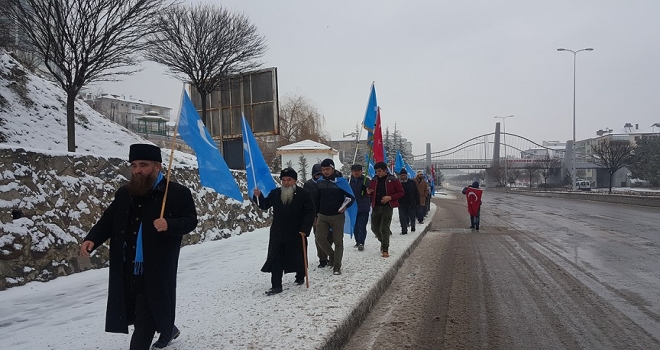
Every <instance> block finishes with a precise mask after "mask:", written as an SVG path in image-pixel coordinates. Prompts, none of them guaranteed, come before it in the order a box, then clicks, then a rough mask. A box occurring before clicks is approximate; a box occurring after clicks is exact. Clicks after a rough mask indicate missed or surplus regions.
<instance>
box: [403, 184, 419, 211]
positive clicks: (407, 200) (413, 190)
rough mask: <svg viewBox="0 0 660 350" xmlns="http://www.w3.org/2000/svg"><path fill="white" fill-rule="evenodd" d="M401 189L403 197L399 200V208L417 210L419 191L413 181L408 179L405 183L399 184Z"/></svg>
mask: <svg viewBox="0 0 660 350" xmlns="http://www.w3.org/2000/svg"><path fill="white" fill-rule="evenodd" d="M401 186H402V187H403V192H404V194H403V197H401V198H400V199H399V207H406V208H417V206H418V205H419V190H418V189H417V184H416V183H415V180H411V179H408V180H407V181H406V182H403V181H402V182H401Z"/></svg>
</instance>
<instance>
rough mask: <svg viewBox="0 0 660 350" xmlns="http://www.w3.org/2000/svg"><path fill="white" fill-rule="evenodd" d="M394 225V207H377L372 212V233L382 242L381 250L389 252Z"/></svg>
mask: <svg viewBox="0 0 660 350" xmlns="http://www.w3.org/2000/svg"><path fill="white" fill-rule="evenodd" d="M391 223H392V207H390V206H389V205H377V206H375V207H374V208H373V209H372V211H371V231H373V232H374V234H375V235H376V238H378V240H379V241H380V250H382V251H387V250H388V249H389V248H390V235H391V234H392V231H391V230H390V224H391Z"/></svg>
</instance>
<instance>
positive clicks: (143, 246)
mask: <svg viewBox="0 0 660 350" xmlns="http://www.w3.org/2000/svg"><path fill="white" fill-rule="evenodd" d="M128 161H129V162H130V163H131V180H130V182H129V183H128V184H127V185H124V186H122V187H120V188H119V189H118V190H117V192H116V193H115V198H114V199H113V201H112V203H110V206H109V207H108V208H107V209H106V210H105V211H104V212H103V215H102V216H101V219H99V221H98V222H97V223H96V224H95V225H94V226H93V227H92V229H91V230H90V231H89V234H87V236H86V237H85V238H84V240H83V242H82V244H81V246H80V254H81V255H82V256H85V257H88V256H89V253H90V252H91V251H93V250H94V249H96V248H98V247H100V246H101V245H102V244H103V242H105V241H107V240H108V239H110V261H109V263H110V272H109V275H110V283H109V288H108V305H107V310H106V323H105V331H106V332H111V333H128V326H129V325H131V324H133V325H135V330H134V331H133V336H132V337H131V344H130V349H149V347H150V346H151V342H152V340H153V337H154V334H155V332H159V333H160V338H159V340H158V341H157V342H156V343H154V345H153V346H154V348H159V349H160V348H164V347H166V346H167V345H169V344H170V342H171V341H172V339H174V338H176V337H177V336H178V335H179V329H178V328H177V327H176V326H175V325H174V316H175V305H176V275H177V266H178V262H179V250H180V249H181V238H182V236H183V235H185V234H186V233H189V232H190V231H192V230H194V229H195V227H196V226H197V213H196V211H195V202H194V201H193V197H192V194H191V192H190V190H189V189H188V188H186V187H184V186H182V185H179V184H177V183H175V182H169V185H168V183H167V180H166V179H165V178H164V176H163V174H162V173H161V162H162V159H161V153H160V148H158V147H156V146H154V145H149V144H134V145H131V147H130V151H129V155H128ZM166 187H167V201H166V202H165V203H166V205H165V211H164V217H163V218H160V212H161V208H162V204H163V200H164V198H165V195H166V193H165V189H166Z"/></svg>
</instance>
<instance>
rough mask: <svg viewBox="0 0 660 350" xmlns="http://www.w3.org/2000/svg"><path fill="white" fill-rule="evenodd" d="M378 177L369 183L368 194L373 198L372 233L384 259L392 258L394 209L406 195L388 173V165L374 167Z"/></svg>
mask: <svg viewBox="0 0 660 350" xmlns="http://www.w3.org/2000/svg"><path fill="white" fill-rule="evenodd" d="M374 169H375V171H376V177H374V178H373V179H371V181H370V182H369V188H368V189H367V194H369V195H370V196H371V208H372V212H371V231H373V232H374V234H375V235H376V238H378V240H379V241H380V250H381V252H382V255H383V258H388V257H389V256H390V253H389V247H390V235H392V231H391V230H390V224H391V223H392V212H393V208H396V207H398V206H399V202H398V201H399V198H401V197H402V196H403V194H404V192H403V187H402V186H401V182H400V181H399V180H398V179H397V178H396V177H395V176H392V175H390V174H388V173H387V164H386V163H384V162H378V163H376V164H375V165H374Z"/></svg>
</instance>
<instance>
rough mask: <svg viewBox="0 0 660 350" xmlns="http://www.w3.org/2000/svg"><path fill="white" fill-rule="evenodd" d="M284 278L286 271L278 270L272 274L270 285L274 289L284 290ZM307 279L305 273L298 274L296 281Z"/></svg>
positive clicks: (299, 272)
mask: <svg viewBox="0 0 660 350" xmlns="http://www.w3.org/2000/svg"><path fill="white" fill-rule="evenodd" d="M282 276H284V270H279V269H278V270H276V271H273V272H271V275H270V283H271V285H272V286H273V288H282ZM302 279H305V271H298V272H296V280H302Z"/></svg>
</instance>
